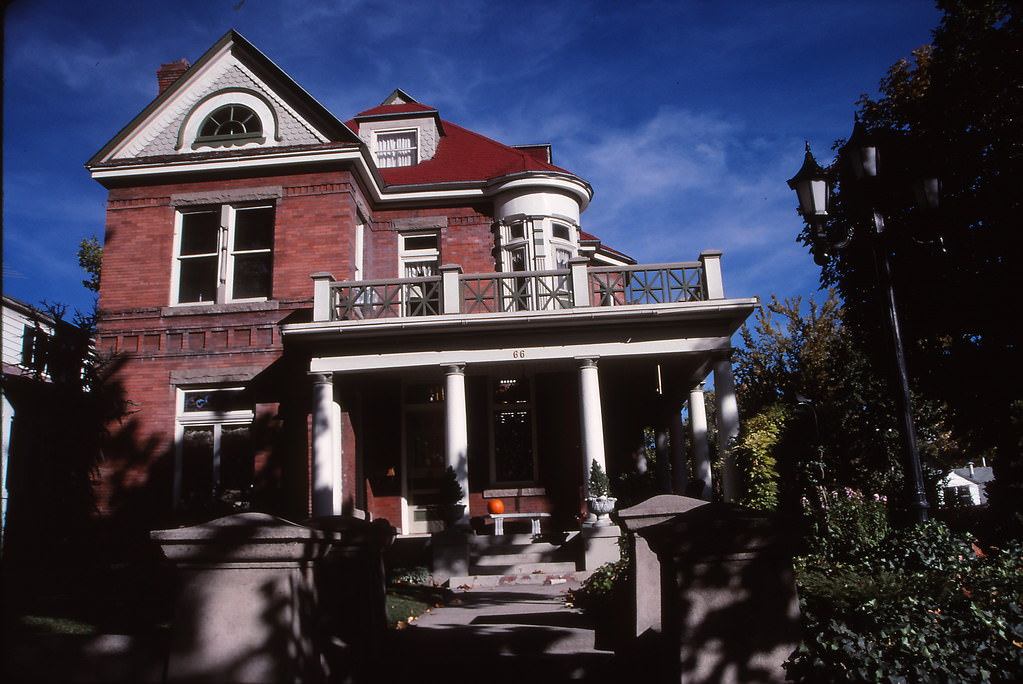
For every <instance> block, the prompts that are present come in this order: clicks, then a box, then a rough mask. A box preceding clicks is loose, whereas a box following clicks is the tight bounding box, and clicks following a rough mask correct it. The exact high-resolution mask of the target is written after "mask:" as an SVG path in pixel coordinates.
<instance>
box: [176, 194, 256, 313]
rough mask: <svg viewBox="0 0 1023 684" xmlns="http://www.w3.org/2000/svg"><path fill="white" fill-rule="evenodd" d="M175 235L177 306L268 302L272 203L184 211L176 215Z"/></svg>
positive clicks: (229, 205)
mask: <svg viewBox="0 0 1023 684" xmlns="http://www.w3.org/2000/svg"><path fill="white" fill-rule="evenodd" d="M176 236H177V237H176V245H175V260H174V285H173V301H174V303H175V304H206V303H225V302H234V301H245V300H250V301H251V300H260V299H269V297H270V293H271V287H272V284H273V241H274V207H273V205H266V204H258V205H252V206H245V205H232V204H225V205H222V206H215V207H201V208H194V209H192V208H189V209H182V210H180V211H179V212H178V215H177V231H176Z"/></svg>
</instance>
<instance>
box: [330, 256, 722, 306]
mask: <svg viewBox="0 0 1023 684" xmlns="http://www.w3.org/2000/svg"><path fill="white" fill-rule="evenodd" d="M720 261H721V253H720V252H717V251H708V252H703V253H702V254H701V255H700V260H699V261H690V262H682V263H670V264H642V265H636V266H587V260H586V259H585V258H583V257H576V258H574V259H572V260H571V261H570V262H569V268H568V269H567V270H558V271H515V272H509V273H472V274H463V273H462V272H461V268H460V267H458V266H454V265H450V266H442V267H441V269H440V270H441V274H440V275H438V276H429V277H424V278H395V279H390V280H359V281H345V282H335V281H334V278H333V276H332V275H330V274H329V273H315V274H313V276H312V278H313V282H314V297H313V299H314V301H313V320H315V321H352V320H371V319H377V318H401V317H414V316H436V315H439V314H483V313H488V314H489V313H503V312H511V311H557V310H561V309H572V308H580V307H607V306H628V305H645V306H650V305H657V304H673V303H679V302H696V301H705V300H709V299H722V298H723V297H724V293H723V289H722V284H721V263H720Z"/></svg>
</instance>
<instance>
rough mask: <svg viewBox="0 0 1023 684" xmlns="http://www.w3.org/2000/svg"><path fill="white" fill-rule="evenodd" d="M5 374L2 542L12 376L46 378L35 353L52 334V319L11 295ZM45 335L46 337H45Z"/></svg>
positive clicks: (0, 394) (1, 389)
mask: <svg viewBox="0 0 1023 684" xmlns="http://www.w3.org/2000/svg"><path fill="white" fill-rule="evenodd" d="M0 327H2V329H3V375H4V382H3V384H2V385H0V404H2V406H3V424H2V426H0V429H2V435H3V437H2V439H3V446H2V449H0V457H2V459H3V462H2V463H0V493H2V495H3V508H2V511H0V540H2V539H3V530H4V529H5V528H6V523H7V460H8V457H9V455H10V445H11V434H12V428H13V425H14V414H15V411H14V406H13V405H12V404H11V402H10V400H9V399H8V396H7V394H8V384H9V383H8V380H7V378H8V377H9V376H31V375H37V377H40V379H48V378H47V377H46V376H45V372H46V371H45V367H43V368H34V366H35V365H36V364H35V358H34V357H35V356H36V350H37V349H42V346H43V345H39V344H37V340H40V341H41V340H43V339H44V338H49V337H50V336H52V335H53V320H52V319H51V318H50V317H49V316H46V315H45V314H42V313H41V312H39V311H38V310H36V309H35V308H33V307H31V306H29V305H28V304H26V303H25V302H23V301H21V300H20V299H15V298H14V297H11V296H9V295H6V294H5V295H4V296H3V324H2V326H0ZM44 336H45V337H44Z"/></svg>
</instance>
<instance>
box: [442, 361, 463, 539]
mask: <svg viewBox="0 0 1023 684" xmlns="http://www.w3.org/2000/svg"><path fill="white" fill-rule="evenodd" d="M444 371H445V373H446V375H447V378H446V381H445V386H444V409H445V412H446V413H445V426H446V428H447V430H446V431H445V433H444V451H445V456H446V460H447V465H449V466H451V467H452V468H453V469H454V471H455V476H456V477H457V478H458V484H459V485H460V486H461V487H462V500H461V501H459V503H461V504H464V505H465V512H464V513H463V514H462V519H461V520H460V521H459V524H463V523H464V524H468V522H469V427H468V425H469V422H468V420H467V418H466V411H465V365H464V364H460V363H457V364H452V365H450V366H445V367H444Z"/></svg>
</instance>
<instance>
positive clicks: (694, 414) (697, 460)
mask: <svg viewBox="0 0 1023 684" xmlns="http://www.w3.org/2000/svg"><path fill="white" fill-rule="evenodd" d="M689 426H690V428H691V429H692V431H693V479H694V480H701V481H702V483H703V485H702V487H701V488H700V490H699V492H696V491H694V492H693V494H694V495H699V498H701V499H703V500H704V501H710V497H711V494H712V493H713V491H714V488H713V483H712V481H711V471H710V446H709V445H708V444H707V406H706V404H704V402H703V383H702V382H701V383H700V386H699V387H697V388H696V389H693V390H690V392H689ZM694 484H695V483H694Z"/></svg>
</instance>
